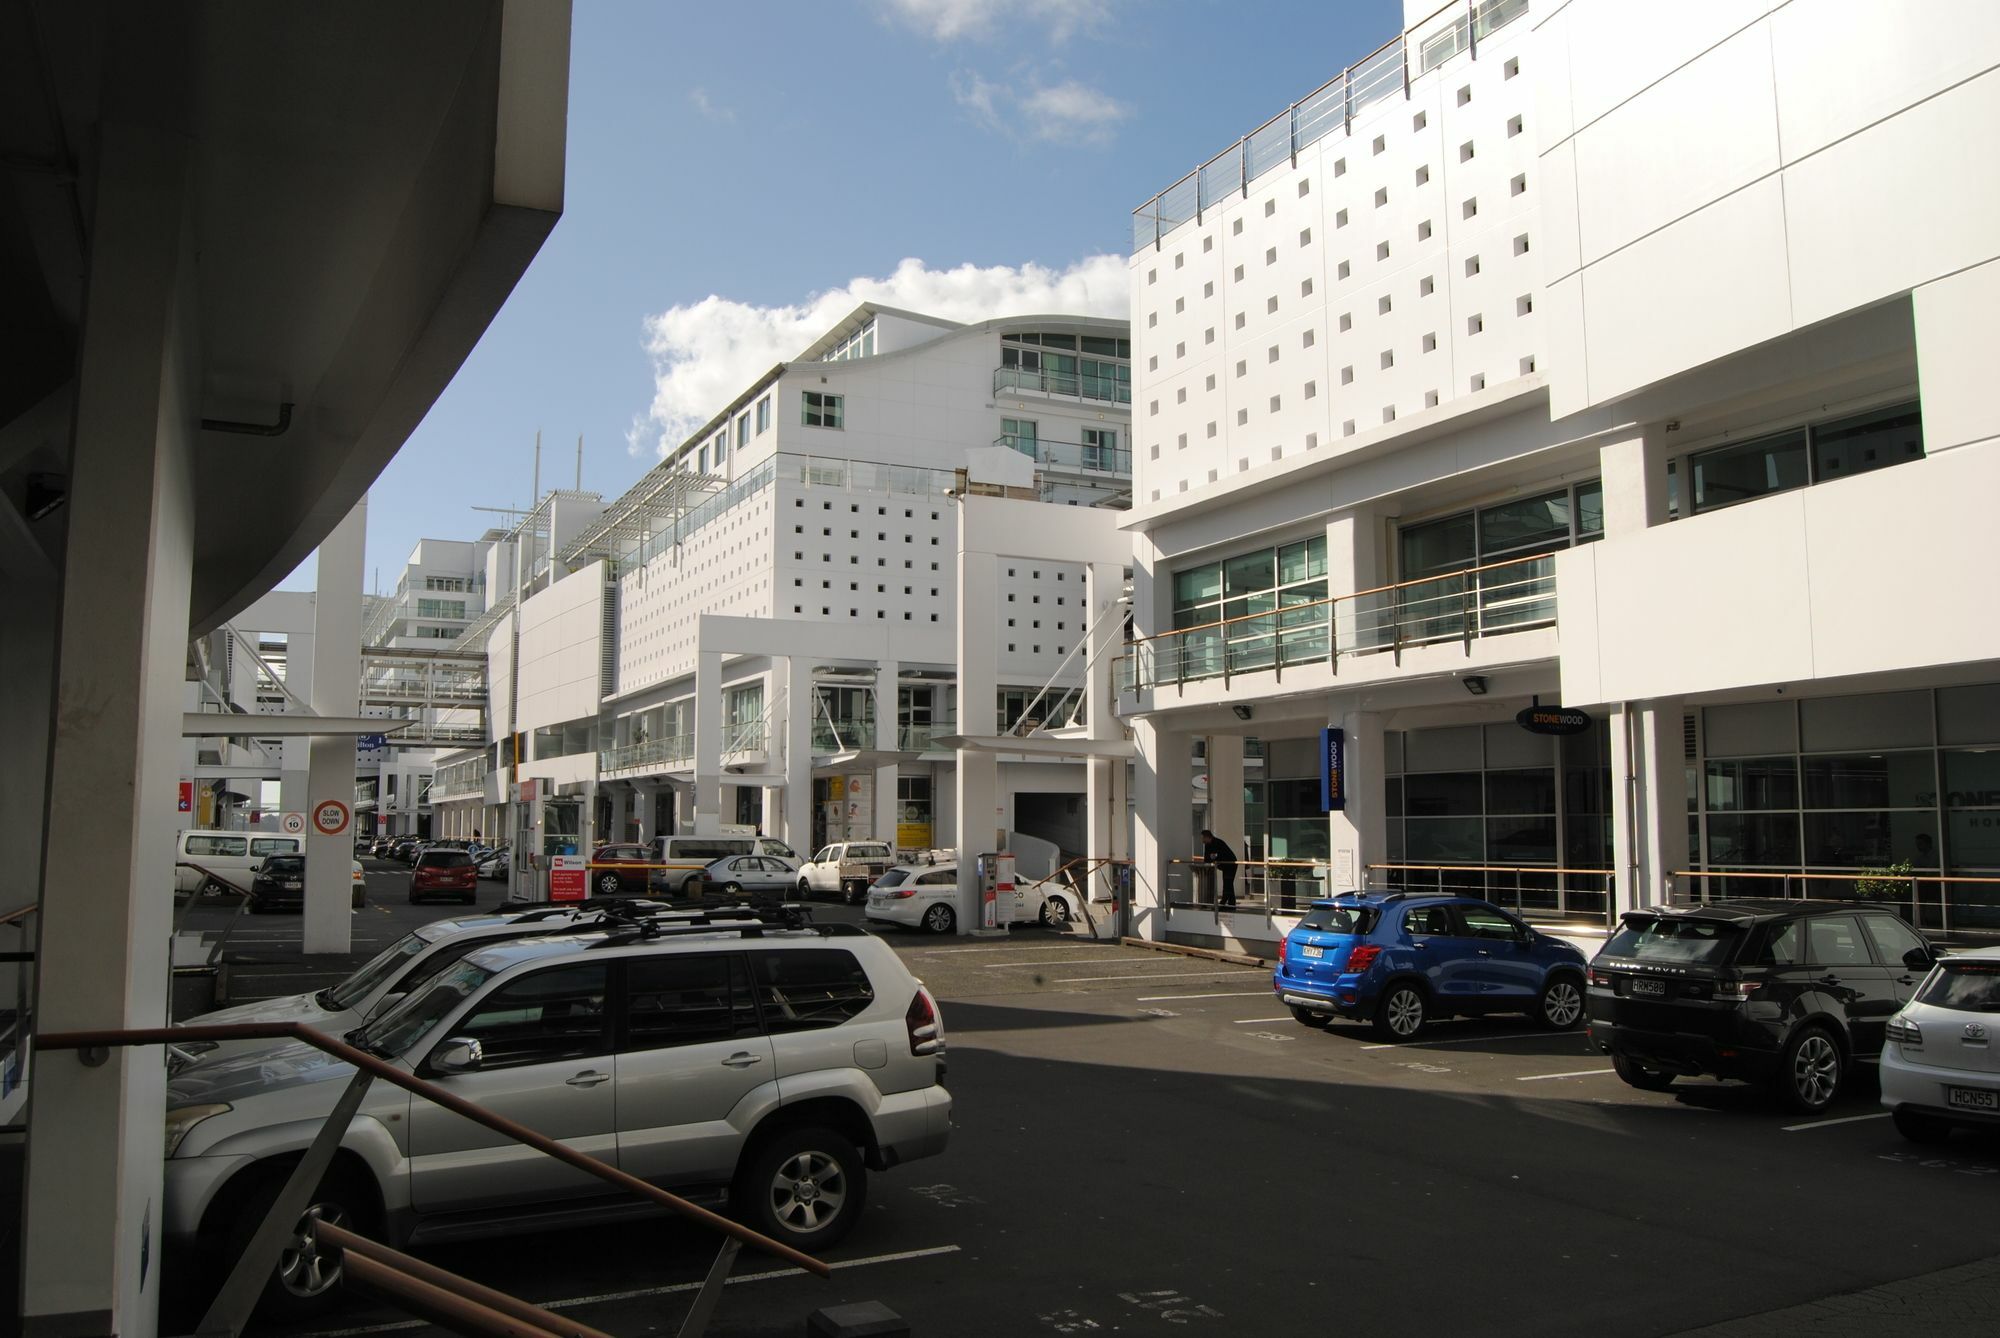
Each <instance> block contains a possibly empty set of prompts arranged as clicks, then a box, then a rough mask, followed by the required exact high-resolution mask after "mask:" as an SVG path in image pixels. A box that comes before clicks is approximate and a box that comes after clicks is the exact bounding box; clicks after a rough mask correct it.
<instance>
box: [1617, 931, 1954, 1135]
mask: <svg viewBox="0 0 2000 1338" xmlns="http://www.w3.org/2000/svg"><path fill="white" fill-rule="evenodd" d="M1934 957H1935V954H1934V953H1933V951H1932V950H1931V947H1930V945H1929V944H1928V943H1926V942H1925V941H1924V939H1923V937H1922V936H1921V935H1919V934H1918V933H1917V932H1916V931H1915V930H1914V929H1912V928H1910V926H1909V925H1907V924H1905V923H1904V922H1903V920H1902V919H1901V918H1900V917H1898V916H1897V915H1895V914H1894V913H1893V912H1891V911H1888V910H1884V909H1881V908H1879V907H1873V906H1868V905H1865V904H1856V903H1853V902H1843V901H1765V900H1758V899H1752V898H1744V899H1741V900H1736V901H1718V902H1714V903H1712V904H1710V905H1707V906H1686V907H1668V906H1656V907H1649V908H1647V909H1644V910H1635V911H1627V912H1626V913H1625V916H1624V921H1623V923H1622V924H1621V925H1620V926H1619V928H1618V931H1617V932H1616V933H1615V934H1613V935H1612V936H1611V938H1610V939H1609V941H1607V942H1606V943H1605V945H1604V947H1603V949H1602V950H1601V951H1599V952H1598V954H1597V956H1596V957H1595V958H1593V959H1592V960H1591V963H1590V973H1589V974H1590V981H1589V989H1588V991H1587V992H1588V994H1589V1015H1590V1024H1589V1033H1588V1034H1589V1036H1590V1039H1591V1041H1592V1043H1593V1044H1595V1045H1596V1046H1597V1047H1598V1048H1599V1049H1600V1050H1602V1051H1604V1052H1605V1053H1606V1054H1608V1055H1610V1056H1611V1062H1612V1065H1613V1066H1614V1067H1615V1068H1616V1069H1617V1071H1618V1076H1619V1077H1620V1078H1623V1079H1624V1080H1625V1081H1626V1082H1628V1083H1630V1084H1632V1086H1634V1087H1641V1088H1645V1089H1646V1090H1648V1091H1655V1092H1658V1091H1665V1090H1666V1089H1667V1088H1668V1087H1669V1086H1671V1085H1672V1083H1673V1081H1674V1079H1675V1077H1676V1076H1679V1075H1683V1074H1713V1075H1715V1076H1717V1077H1721V1078H1742V1079H1745V1080H1748V1081H1751V1082H1762V1083H1769V1084H1770V1085H1772V1086H1773V1087H1774V1088H1775V1089H1776V1090H1777V1092H1778V1095H1779V1096H1780V1097H1781V1098H1782V1099H1783V1100H1784V1101H1785V1102H1786V1103H1787V1104H1788V1105H1790V1106H1791V1107H1792V1108H1793V1109H1795V1110H1800V1111H1803V1112H1806V1113H1808V1114H1812V1113H1816V1112H1818V1111H1820V1110H1823V1109H1825V1108H1826V1106H1827V1104H1828V1103H1829V1102H1831V1101H1832V1100H1833V1098H1834V1095H1835V1093H1837V1092H1838V1091H1839V1090H1840V1084H1841V1080H1842V1078H1843V1077H1844V1076H1845V1075H1846V1073H1847V1070H1848V1067H1849V1065H1851V1064H1853V1063H1855V1062H1863V1063H1871V1064H1872V1063H1875V1062H1877V1061H1878V1060H1879V1059H1880V1057H1881V1054H1882V1040H1883V1029H1884V1027H1885V1026H1886V1024H1887V1023H1888V1021H1889V1018H1890V1017H1891V1015H1893V1014H1894V1013H1895V1012H1896V1011H1897V1010H1898V1009H1900V1008H1901V1007H1902V1006H1903V1005H1904V1004H1905V1003H1908V1002H1909V1000H1910V998H1911V996H1912V994H1913V992H1914V991H1915V989H1916V987H1917V985H1918V984H1919V983H1920V982H1921V981H1922V980H1923V978H1924V973H1925V972H1927V971H1928V970H1929V969H1930V966H1931V962H1932V960H1933V959H1934Z"/></svg>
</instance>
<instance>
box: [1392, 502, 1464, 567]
mask: <svg viewBox="0 0 2000 1338" xmlns="http://www.w3.org/2000/svg"><path fill="white" fill-rule="evenodd" d="M1397 538H1398V541H1399V543H1400V544H1401V547H1402V559H1403V565H1402V576H1403V579H1404V580H1406V581H1408V580H1415V579H1417V578H1419V577H1424V576H1432V575H1436V574H1437V573H1439V572H1447V571H1458V570H1460V569H1462V568H1465V567H1470V566H1472V565H1474V564H1475V563H1476V562H1477V561H1478V552H1477V550H1476V547H1475V545H1474V541H1473V519H1472V513H1471V512H1469V511H1468V512H1466V513H1465V514H1464V515H1462V516H1447V517H1445V518H1444V519H1443V520H1434V521H1431V522H1429V523H1428V524H1424V525H1412V526H1409V527H1408V528H1406V529H1404V530H1403V531H1402V532H1401V533H1400V534H1399V535H1398V536H1397Z"/></svg>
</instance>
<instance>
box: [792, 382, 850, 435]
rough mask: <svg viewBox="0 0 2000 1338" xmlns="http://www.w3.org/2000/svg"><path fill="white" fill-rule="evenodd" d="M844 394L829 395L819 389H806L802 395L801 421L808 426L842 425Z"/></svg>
mask: <svg viewBox="0 0 2000 1338" xmlns="http://www.w3.org/2000/svg"><path fill="white" fill-rule="evenodd" d="M844 398H845V397H844V396H840V395H827V394H823V393H821V392H820V391H817V390H808V391H804V392H803V393H802V394H801V396H800V399H801V404H802V407H801V412H800V419H799V421H800V422H801V423H803V424H804V425H805V426H807V427H840V426H841V425H842V408H843V403H842V402H843V400H844Z"/></svg>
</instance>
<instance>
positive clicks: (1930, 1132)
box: [1891, 1109, 1951, 1143]
mask: <svg viewBox="0 0 2000 1338" xmlns="http://www.w3.org/2000/svg"><path fill="white" fill-rule="evenodd" d="M1891 1118H1892V1119H1894V1120H1895V1123H1896V1132H1897V1133H1899V1134H1901V1135H1902V1136H1903V1137H1905V1138H1907V1139H1909V1140H1910V1141H1911V1142H1912V1143H1942V1142H1944V1141H1945V1139H1947V1138H1950V1137H1951V1124H1950V1122H1949V1121H1947V1120H1941V1119H1939V1118H1938V1117H1937V1116H1935V1115H1925V1114H1923V1113H1922V1112H1921V1111H1915V1110H1902V1109H1898V1110H1897V1111H1895V1112H1894V1114H1893V1115H1892V1117H1891Z"/></svg>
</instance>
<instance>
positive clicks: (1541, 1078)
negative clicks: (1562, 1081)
mask: <svg viewBox="0 0 2000 1338" xmlns="http://www.w3.org/2000/svg"><path fill="white" fill-rule="evenodd" d="M1616 1071H1617V1070H1615V1069H1578V1070H1576V1071H1575V1072H1574V1073H1532V1074H1529V1075H1528V1076H1527V1077H1525V1078H1516V1079H1514V1081H1515V1082H1547V1081H1548V1080H1549V1079H1550V1078H1595V1077H1596V1076H1597V1075H1598V1074H1600V1073H1615V1072H1616Z"/></svg>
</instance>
